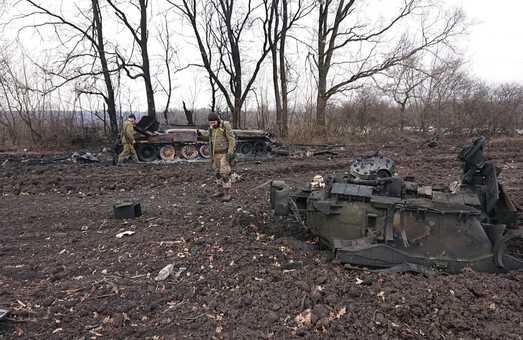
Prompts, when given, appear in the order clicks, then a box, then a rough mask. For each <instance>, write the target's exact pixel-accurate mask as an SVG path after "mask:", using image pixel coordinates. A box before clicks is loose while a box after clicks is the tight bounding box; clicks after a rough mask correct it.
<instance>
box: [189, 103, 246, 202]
mask: <svg viewBox="0 0 523 340" xmlns="http://www.w3.org/2000/svg"><path fill="white" fill-rule="evenodd" d="M207 120H208V121H209V131H200V130H196V133H197V134H198V136H199V138H200V139H201V140H206V141H209V146H210V152H211V159H212V168H213V170H214V173H215V177H216V184H217V186H218V189H217V191H216V192H215V193H214V194H212V195H211V197H214V198H216V197H222V202H229V201H230V200H231V199H232V197H231V165H232V164H231V163H232V162H233V161H234V158H235V153H234V146H235V143H236V142H235V139H234V132H233V131H232V126H231V124H230V123H229V122H228V121H226V120H221V119H220V118H219V117H218V115H217V114H216V113H214V112H211V113H210V114H209V116H208V117H207Z"/></svg>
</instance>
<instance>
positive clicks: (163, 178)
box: [0, 135, 523, 339]
mask: <svg viewBox="0 0 523 340" xmlns="http://www.w3.org/2000/svg"><path fill="white" fill-rule="evenodd" d="M429 137H430V136H429ZM476 137H478V136H466V137H456V136H445V135H444V136H441V137H440V138H439V140H438V141H439V145H438V146H435V147H427V146H426V145H425V141H426V140H427V138H428V137H427V136H423V135H402V136H394V137H391V136H389V137H385V136H384V137H382V138H381V139H373V140H372V141H370V142H369V141H366V142H363V141H359V142H354V141H348V142H347V143H346V144H345V146H344V147H339V148H337V149H336V150H335V152H325V153H322V152H319V153H316V154H314V153H302V154H294V155H291V156H273V157H243V158H240V159H239V162H238V164H237V165H236V166H235V169H234V170H235V173H236V174H237V177H236V180H237V181H236V182H235V183H233V200H232V201H230V202H227V203H223V202H221V201H220V200H218V199H212V198H209V199H208V201H207V202H206V203H203V204H199V203H198V200H199V198H201V197H202V196H203V195H202V193H204V194H206V195H207V196H208V195H209V194H211V193H212V191H213V189H214V188H213V178H212V177H213V176H212V173H211V171H210V164H209V163H208V162H205V161H195V162H170V163H165V162H158V163H154V164H151V163H148V164H132V163H129V164H125V165H124V166H121V167H117V166H114V165H112V162H111V157H107V159H105V160H104V158H103V157H102V155H100V158H98V159H99V160H100V159H102V160H101V161H94V162H93V161H86V160H84V159H83V158H80V159H78V158H71V157H68V156H67V155H65V156H64V155H49V154H46V155H35V154H27V153H25V154H21V153H18V154H8V153H2V154H0V183H1V190H2V191H1V193H2V197H1V203H0V217H1V218H0V233H1V236H0V238H1V244H0V268H1V269H0V307H3V308H7V309H9V310H10V311H11V314H10V315H9V316H8V317H7V318H5V319H3V320H1V321H0V338H2V339H14V338H20V339H44V338H46V339H97V338H101V339H129V338H140V339H297V338H307V339H326V338H337V339H380V338H381V339H419V338H427V339H521V338H523V295H522V292H523V272H513V273H508V274H484V273H483V274H482V273H476V272H472V271H469V270H465V271H463V272H461V273H459V274H455V275H440V276H432V277H427V276H423V275H421V274H414V273H391V272H380V271H375V270H369V269H366V268H361V269H359V270H354V269H352V270H349V269H345V268H344V267H343V266H341V265H340V264H337V263H336V262H335V261H333V259H332V257H331V254H330V252H329V251H328V249H325V248H324V247H322V246H321V244H319V243H318V241H317V240H316V239H315V238H313V237H311V236H310V235H308V234H307V233H306V232H305V231H304V230H303V229H300V226H299V224H296V223H293V222H292V221H291V220H290V219H287V218H283V217H279V216H273V214H272V213H271V209H270V202H269V196H270V195H269V185H268V183H269V181H271V180H273V179H279V180H283V181H285V182H287V183H288V184H289V185H290V186H291V188H292V189H293V190H298V189H300V188H302V187H305V186H306V185H307V183H308V182H309V181H310V180H311V179H312V177H313V176H314V175H318V174H321V175H326V174H333V173H336V172H342V171H347V170H348V168H349V165H350V164H351V162H352V161H353V160H354V159H356V158H357V157H359V156H365V155H370V154H372V153H373V152H374V150H375V149H376V148H377V147H378V146H381V145H383V147H382V149H381V151H380V153H381V154H382V155H385V156H388V157H391V158H393V159H394V160H395V161H396V162H397V174H398V175H399V176H407V175H409V176H414V177H415V178H416V181H417V182H419V183H423V184H430V183H434V184H438V185H447V184H449V183H451V182H452V181H455V180H459V179H460V176H461V164H460V162H459V160H458V159H457V154H458V153H459V151H460V150H461V149H462V148H463V147H464V146H465V145H466V144H470V143H472V142H473V141H474V140H475V139H476ZM522 143H523V136H514V137H494V138H487V144H486V146H485V150H484V153H485V157H486V158H487V159H488V160H489V161H491V162H493V163H494V164H495V165H497V166H498V167H499V168H501V169H502V173H501V175H500V181H501V183H502V184H503V186H504V188H505V191H506V192H507V193H508V195H509V196H510V197H511V198H512V199H513V201H514V202H515V203H516V204H518V205H520V206H523V158H522V156H521V145H523V144H522ZM91 151H93V152H96V151H97V150H91ZM74 159H76V162H74V161H73V160H74ZM122 202H133V203H134V204H135V206H136V207H138V204H139V208H140V210H141V216H138V217H136V218H130V219H117V218H115V205H117V206H118V205H119V204H121V203H122ZM117 211H118V212H120V210H117ZM133 212H134V211H133ZM519 221H520V225H522V223H521V219H520V220H519ZM125 232H127V233H125ZM168 264H173V265H174V271H173V273H172V274H171V275H170V276H169V277H167V278H166V279H165V280H156V279H155V278H156V276H157V274H158V272H159V271H160V270H161V269H162V268H163V267H165V266H166V265H168Z"/></svg>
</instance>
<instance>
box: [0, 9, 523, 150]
mask: <svg viewBox="0 0 523 340" xmlns="http://www.w3.org/2000/svg"><path fill="white" fill-rule="evenodd" d="M0 6H2V10H3V11H4V12H5V13H6V14H4V15H3V16H2V17H3V18H7V19H6V20H2V23H1V24H2V26H1V27H2V30H3V31H4V32H7V31H8V30H10V32H12V31H13V29H16V32H17V34H16V35H15V36H16V37H17V38H18V39H12V40H9V41H8V40H5V41H3V42H1V44H2V45H3V47H4V48H3V49H2V51H3V52H1V54H0V65H1V66H2V67H1V69H2V70H3V74H1V75H0V93H1V94H2V95H1V96H0V128H1V130H2V139H3V142H7V141H9V142H11V143H14V144H16V143H17V139H20V137H19V136H20V131H26V132H27V133H26V136H30V140H31V142H34V143H38V142H39V141H42V140H45V139H47V138H51V139H52V138H56V130H57V129H64V131H73V130H74V131H76V132H75V133H77V134H78V133H79V134H83V133H84V132H83V131H85V130H86V129H89V128H90V127H91V126H92V125H94V126H95V127H96V126H99V125H102V127H103V129H101V131H104V133H106V134H107V135H110V136H115V135H116V134H117V133H118V126H119V123H120V122H121V119H122V115H123V112H128V111H130V110H132V109H133V106H134V102H133V101H134V99H133V98H134V97H133V94H132V93H131V90H130V88H131V87H132V86H134V84H140V86H141V87H142V90H141V91H142V94H141V96H142V97H143V98H145V99H146V103H147V108H146V111H147V115H149V116H152V117H155V118H156V119H157V120H159V121H163V122H168V121H169V119H170V117H172V115H173V114H174V113H175V112H177V111H178V110H177V109H176V108H173V105H177V103H178V101H176V100H173V98H174V97H175V95H174V93H175V91H176V85H175V84H176V81H177V77H178V75H179V74H181V72H183V71H185V70H193V72H194V73H195V75H198V77H200V76H201V80H203V82H202V84H203V85H202V84H200V85H198V86H202V87H205V90H206V92H208V93H210V96H209V98H210V99H209V103H205V106H203V107H202V105H200V107H195V106H196V100H192V103H191V104H192V106H193V109H194V110H195V111H198V110H200V111H201V110H207V111H211V110H212V111H216V110H220V109H221V110H224V111H227V112H228V113H229V115H230V119H231V121H232V123H233V125H234V126H236V127H240V128H241V127H246V126H247V125H249V126H255V127H259V128H265V129H269V130H271V131H274V132H276V133H277V135H278V136H281V137H282V138H284V137H293V134H294V136H296V134H299V133H304V131H306V130H307V129H313V131H314V135H316V136H320V138H323V139H326V138H327V137H328V136H332V135H333V134H336V133H341V134H343V133H346V132H351V133H362V134H366V133H371V132H373V131H374V132H377V131H381V132H383V131H402V130H406V129H419V130H429V129H434V128H436V129H439V130H445V131H447V132H454V133H461V132H465V131H469V132H476V131H485V132H503V133H509V132H514V131H516V130H517V129H518V128H520V127H521V123H522V122H521V118H520V117H521V116H522V115H521V110H522V104H521V103H522V98H521V97H522V96H523V95H522V92H523V91H521V84H488V83H485V82H483V81H481V80H479V79H475V78H474V77H473V76H472V75H471V73H470V71H468V70H467V63H466V60H465V59H464V57H463V51H461V50H460V49H459V46H460V41H461V40H462V39H463V38H464V37H466V35H467V31H468V29H469V27H470V25H471V24H473V22H472V21H471V20H469V19H468V18H467V16H466V15H465V13H464V12H463V10H462V9H460V8H449V7H446V6H444V2H443V1H434V0H398V1H387V2H384V1H376V0H374V1H373V0H359V1H358V0H319V1H318V0H271V1H267V0H250V1H234V0H158V1H155V2H152V1H149V0H138V1H133V0H75V1H56V0H53V1H51V0H46V1H36V0H17V1H13V2H12V3H10V2H9V0H7V1H3V2H1V3H0ZM7 9H9V11H7ZM28 35H30V36H31V37H32V39H36V38H37V39H38V40H36V41H38V44H39V45H40V48H41V50H42V52H40V53H39V55H38V56H37V57H35V55H34V54H31V46H27V39H26V38H25V37H27V36H28ZM34 41H35V40H33V42H34ZM188 55H189V57H188ZM130 84H132V85H130ZM195 88H196V85H195ZM195 92H196V89H195ZM193 95H194V98H195V97H196V93H193ZM158 100H160V101H161V102H158ZM159 107H160V108H161V109H160V110H158V108H159ZM86 116H89V117H86ZM93 118H94V119H93ZM171 119H172V118H171ZM53 127H54V128H53ZM295 127H300V129H296V128H295ZM293 128H294V131H293ZM78 129H79V131H78ZM53 136H54V137H53Z"/></svg>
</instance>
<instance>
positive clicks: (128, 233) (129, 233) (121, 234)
mask: <svg viewBox="0 0 523 340" xmlns="http://www.w3.org/2000/svg"><path fill="white" fill-rule="evenodd" d="M134 233H135V231H130V230H127V231H123V232H121V233H118V234H116V238H122V237H124V236H131V235H133V234H134Z"/></svg>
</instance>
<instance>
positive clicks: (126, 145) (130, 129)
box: [116, 114, 140, 165]
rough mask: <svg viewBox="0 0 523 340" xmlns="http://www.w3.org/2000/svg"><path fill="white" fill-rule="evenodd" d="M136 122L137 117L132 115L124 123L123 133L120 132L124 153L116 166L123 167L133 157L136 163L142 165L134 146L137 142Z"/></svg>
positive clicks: (119, 157)
mask: <svg viewBox="0 0 523 340" xmlns="http://www.w3.org/2000/svg"><path fill="white" fill-rule="evenodd" d="M135 122H136V116H135V115H134V114H130V115H129V117H127V120H125V122H123V124H122V131H121V132H120V135H121V136H120V137H121V140H122V144H123V151H122V152H121V153H120V154H119V155H118V162H117V163H116V165H122V164H123V162H124V160H125V159H126V158H127V157H129V156H131V159H132V160H133V162H135V163H140V161H139V160H138V155H137V154H136V150H135V149H134V144H135V143H136V141H135V140H134V124H135Z"/></svg>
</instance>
